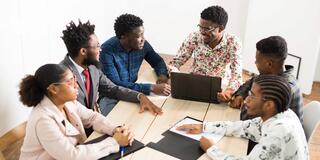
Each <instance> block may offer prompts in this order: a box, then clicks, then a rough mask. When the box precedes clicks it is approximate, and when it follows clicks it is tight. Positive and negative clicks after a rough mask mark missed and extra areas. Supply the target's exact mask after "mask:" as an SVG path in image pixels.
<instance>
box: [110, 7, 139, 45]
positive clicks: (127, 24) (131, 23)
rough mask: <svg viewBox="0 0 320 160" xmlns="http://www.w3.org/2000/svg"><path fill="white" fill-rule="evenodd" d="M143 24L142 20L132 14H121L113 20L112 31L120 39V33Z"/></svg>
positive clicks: (128, 31) (125, 32)
mask: <svg viewBox="0 0 320 160" xmlns="http://www.w3.org/2000/svg"><path fill="white" fill-rule="evenodd" d="M142 25H143V20H142V19H141V18H140V17H137V16H135V15H132V14H128V13H126V14H122V15H120V16H119V17H117V19H116V20H115V23H114V31H115V32H116V36H117V37H118V38H119V39H120V38H121V36H122V35H125V34H127V33H130V32H131V31H132V30H133V29H134V28H136V27H140V26H142Z"/></svg>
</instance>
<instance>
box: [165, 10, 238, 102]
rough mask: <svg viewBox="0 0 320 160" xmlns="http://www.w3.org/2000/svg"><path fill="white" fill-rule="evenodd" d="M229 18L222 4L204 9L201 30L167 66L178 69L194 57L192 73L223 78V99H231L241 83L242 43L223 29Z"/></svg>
mask: <svg viewBox="0 0 320 160" xmlns="http://www.w3.org/2000/svg"><path fill="white" fill-rule="evenodd" d="M227 21H228V14H227V13H226V11H225V10H224V9H223V8H221V7H220V6H211V7H208V8H206V9H205V10H203V11H202V13H201V19H200V23H199V24H198V27H199V31H198V32H193V33H191V34H190V35H189V37H188V38H187V39H186V40H185V41H184V42H183V43H182V45H181V47H180V48H179V50H178V54H177V55H176V56H175V57H174V58H173V60H172V61H171V62H170V63H169V65H168V67H169V70H171V71H174V70H178V69H179V68H180V67H181V66H182V65H183V64H185V63H186V62H187V61H188V60H189V59H190V58H191V57H192V56H193V58H194V61H193V64H192V67H191V70H190V72H191V73H192V74H199V75H205V76H217V77H221V78H222V79H223V81H222V82H223V83H222V84H223V87H224V90H223V91H222V92H220V93H218V100H219V101H220V102H227V101H229V100H230V99H231V96H232V94H233V92H234V91H235V90H236V89H238V87H239V86H240V84H241V82H242V62H241V55H240V52H241V43H240V41H239V39H238V38H237V37H235V36H233V35H231V34H228V33H225V32H224V30H225V27H226V24H227Z"/></svg>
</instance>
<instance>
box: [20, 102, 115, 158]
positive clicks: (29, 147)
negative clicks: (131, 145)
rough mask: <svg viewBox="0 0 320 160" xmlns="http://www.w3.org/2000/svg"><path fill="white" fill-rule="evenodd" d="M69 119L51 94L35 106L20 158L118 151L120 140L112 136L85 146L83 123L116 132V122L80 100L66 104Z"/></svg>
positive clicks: (90, 155)
mask: <svg viewBox="0 0 320 160" xmlns="http://www.w3.org/2000/svg"><path fill="white" fill-rule="evenodd" d="M65 112H66V114H67V117H68V119H69V120H70V121H69V120H67V119H66V118H65V117H64V116H63V115H62V113H61V112H60V111H59V110H58V108H57V107H56V106H55V105H54V104H53V103H52V101H51V100H50V99H49V98H48V97H44V98H43V100H42V101H41V102H40V103H39V104H38V105H37V106H36V107H34V108H33V110H32V112H31V114H30V116H29V120H28V123H27V128H26V136H25V138H24V142H23V145H22V148H21V155H20V159H21V160H23V159H66V160H72V159H86V160H87V159H99V158H101V157H104V156H106V155H108V154H110V153H114V152H118V151H119V145H118V143H117V142H116V140H115V139H114V138H112V137H109V138H107V139H105V140H103V141H101V142H98V143H95V144H88V145H84V144H83V142H84V141H85V140H86V138H87V137H86V135H85V131H84V128H83V126H85V127H91V126H92V127H93V129H94V130H95V131H98V132H100V133H105V134H109V135H112V134H113V129H114V128H115V125H112V124H110V123H109V122H107V119H106V118H105V117H104V116H102V115H101V114H99V113H97V112H93V111H92V110H90V109H87V108H86V107H85V106H83V105H81V104H80V103H79V102H77V101H72V102H67V103H66V104H65Z"/></svg>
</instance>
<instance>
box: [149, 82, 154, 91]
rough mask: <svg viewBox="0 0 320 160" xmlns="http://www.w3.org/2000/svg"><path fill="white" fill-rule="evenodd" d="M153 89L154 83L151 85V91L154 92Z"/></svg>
mask: <svg viewBox="0 0 320 160" xmlns="http://www.w3.org/2000/svg"><path fill="white" fill-rule="evenodd" d="M153 89H154V84H151V85H150V92H153Z"/></svg>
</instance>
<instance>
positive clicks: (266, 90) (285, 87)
mask: <svg viewBox="0 0 320 160" xmlns="http://www.w3.org/2000/svg"><path fill="white" fill-rule="evenodd" d="M254 83H256V84H257V85H259V86H260V89H261V92H262V97H263V98H264V99H266V100H272V101H273V102H275V104H276V108H277V111H278V113H280V112H283V111H286V110H287V109H288V108H289V102H290V98H291V87H290V85H289V83H288V82H287V80H285V79H284V78H283V77H281V76H277V75H259V76H257V78H255V79H254Z"/></svg>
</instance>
